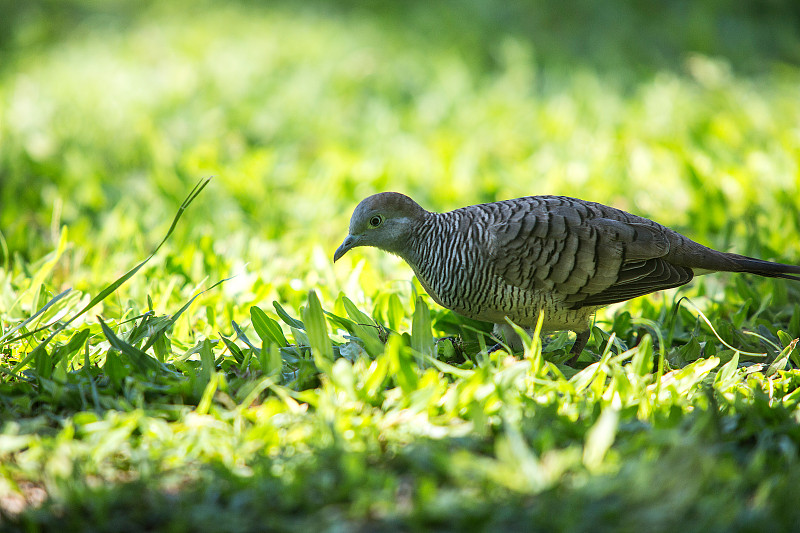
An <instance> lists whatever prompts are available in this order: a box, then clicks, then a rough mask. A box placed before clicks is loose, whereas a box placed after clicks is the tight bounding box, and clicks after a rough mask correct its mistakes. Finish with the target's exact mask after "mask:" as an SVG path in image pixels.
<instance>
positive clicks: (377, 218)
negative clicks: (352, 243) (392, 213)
mask: <svg viewBox="0 0 800 533" xmlns="http://www.w3.org/2000/svg"><path fill="white" fill-rule="evenodd" d="M381 222H383V217H382V216H380V215H375V216H373V217H372V218H371V219H369V225H370V227H373V228H377V227H378V226H380V225H381Z"/></svg>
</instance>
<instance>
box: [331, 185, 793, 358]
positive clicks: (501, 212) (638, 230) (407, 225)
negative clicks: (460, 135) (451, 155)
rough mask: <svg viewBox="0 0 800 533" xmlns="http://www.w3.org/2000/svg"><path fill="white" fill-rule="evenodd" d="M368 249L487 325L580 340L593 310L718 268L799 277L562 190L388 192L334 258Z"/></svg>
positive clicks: (361, 217) (372, 203) (360, 212)
mask: <svg viewBox="0 0 800 533" xmlns="http://www.w3.org/2000/svg"><path fill="white" fill-rule="evenodd" d="M356 246H375V247H377V248H380V249H383V250H386V251H388V252H391V253H394V254H396V255H399V256H400V257H401V258H403V259H404V260H405V261H406V262H407V263H408V264H409V265H410V266H411V268H412V269H413V270H414V272H415V274H416V275H417V277H418V279H419V280H420V283H422V286H423V287H425V290H426V291H427V292H428V294H430V295H431V297H432V298H433V299H434V300H435V301H436V302H437V303H438V304H439V305H442V306H443V307H446V308H448V309H451V310H453V311H455V312H456V313H459V314H462V315H464V316H467V317H469V318H473V319H476V320H483V321H487V322H493V323H495V324H496V325H497V326H496V331H498V332H503V333H508V332H509V330H508V329H506V326H507V323H506V320H505V319H506V317H508V318H509V319H511V320H512V321H514V322H515V323H517V324H519V325H521V326H525V327H528V328H530V327H533V326H534V325H535V324H536V321H537V319H538V316H539V312H540V311H543V312H544V324H543V327H544V330H545V331H555V330H563V329H569V330H572V331H575V332H576V333H577V335H578V337H577V339H576V342H575V344H574V345H573V349H572V352H573V353H574V354H575V356H576V357H577V355H579V354H580V352H581V350H582V349H583V348H584V347H585V345H586V342H587V341H588V339H589V326H590V319H591V316H592V314H593V313H594V312H595V311H596V310H597V309H598V308H600V307H602V306H604V305H608V304H611V303H615V302H621V301H624V300H628V299H631V298H635V297H637V296H641V295H644V294H648V293H651V292H654V291H659V290H662V289H668V288H672V287H677V286H679V285H683V284H685V283H687V282H689V281H690V280H691V279H692V278H693V277H694V276H695V275H698V274H706V273H709V272H715V271H728V272H750V273H753V274H759V275H762V276H771V277H780V278H787V279H793V280H800V277H798V276H797V275H796V274H800V267H798V266H794V265H784V264H780V263H772V262H770V261H762V260H760V259H754V258H751V257H745V256H741V255H737V254H731V253H725V252H718V251H715V250H712V249H711V248H707V247H705V246H703V245H701V244H698V243H696V242H694V241H692V240H690V239H688V238H687V237H684V236H683V235H681V234H680V233H678V232H676V231H673V230H671V229H669V228H667V227H665V226H662V225H660V224H658V223H656V222H653V221H652V220H648V219H646V218H642V217H639V216H636V215H632V214H630V213H626V212H625V211H621V210H619V209H615V208H613V207H608V206H605V205H602V204H598V203H595V202H587V201H584V200H578V199H576V198H568V197H564V196H528V197H525V198H517V199H514V200H504V201H500V202H493V203H488V204H480V205H472V206H468V207H463V208H461V209H456V210H454V211H450V212H447V213H432V212H429V211H426V210H425V209H423V208H422V207H420V206H419V205H418V204H417V203H416V202H414V201H413V200H412V199H411V198H409V197H407V196H405V195H402V194H399V193H394V192H385V193H380V194H376V195H373V196H370V197H368V198H366V199H364V200H363V201H362V202H361V203H360V204H359V205H358V206H357V207H356V209H355V211H354V212H353V216H352V218H351V219H350V232H349V235H348V236H347V238H345V240H344V242H343V243H342V245H341V246H340V247H339V248H338V249H337V250H336V253H335V254H334V261H336V260H338V259H339V258H340V257H341V256H342V255H344V254H345V253H346V252H347V251H348V250H350V249H351V248H354V247H356Z"/></svg>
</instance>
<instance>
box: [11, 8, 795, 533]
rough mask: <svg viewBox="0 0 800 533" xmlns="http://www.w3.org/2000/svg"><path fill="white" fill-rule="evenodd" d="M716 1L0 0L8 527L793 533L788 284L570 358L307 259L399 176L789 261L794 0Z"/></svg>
mask: <svg viewBox="0 0 800 533" xmlns="http://www.w3.org/2000/svg"><path fill="white" fill-rule="evenodd" d="M709 6H710V7H692V8H688V7H686V6H684V7H685V8H686V9H690V10H691V11H692V13H691V15H692V16H691V17H690V20H692V23H691V24H689V25H683V23H682V21H684V20H685V15H686V13H684V12H683V11H682V9H683V8H681V5H680V4H677V3H675V4H670V5H669V6H665V11H664V13H662V16H660V17H657V18H656V19H654V18H653V17H652V16H650V15H649V14H648V11H647V9H648V8H646V7H645V6H639V5H638V4H636V3H634V2H612V3H611V4H608V9H607V11H606V10H603V11H602V12H598V11H597V9H596V8H593V7H592V6H591V5H589V3H587V4H586V5H584V3H582V2H578V1H575V2H571V3H569V4H568V5H567V7H566V9H567V13H568V14H569V15H570V16H569V17H565V15H564V14H563V12H561V11H559V10H557V9H556V8H555V7H550V6H534V5H532V4H528V3H525V2H517V3H502V4H482V3H471V2H468V3H464V4H463V5H460V6H458V9H457V10H454V7H453V6H452V5H450V4H449V3H442V4H441V5H437V6H430V5H429V4H428V3H425V2H410V3H408V4H407V6H406V9H403V10H398V9H397V8H395V7H394V6H393V4H388V3H387V4H384V3H374V4H372V3H371V4H361V3H350V2H330V3H327V2H317V3H310V4H306V5H305V6H304V7H302V8H298V7H296V6H293V5H292V4H290V3H274V4H271V5H269V6H260V5H255V4H251V3H248V2H236V3H228V4H225V5H220V4H214V3H201V4H185V3H182V2H174V3H152V4H149V5H148V4H146V3H129V2H126V1H119V2H114V3H109V4H106V5H97V4H96V3H93V2H83V1H71V2H62V3H58V4H57V5H56V4H51V3H49V2H44V1H42V2H29V3H19V5H17V4H15V5H14V6H4V7H3V9H5V13H6V14H7V17H0V20H6V21H8V20H13V21H14V24H11V25H9V26H8V28H12V29H11V30H9V31H2V32H0V35H2V37H0V53H2V54H3V56H4V58H7V59H4V62H3V65H2V66H0V529H4V530H9V531H14V530H20V531H50V530H56V529H59V530H95V531H140V530H148V529H149V530H170V531H196V530H199V529H202V530H208V531H251V530H253V531H255V530H265V529H268V530H293V531H296V530H314V531H317V530H345V531H381V530H385V531H390V530H391V531H393V530H473V529H474V530H502V529H512V528H513V529H522V528H525V529H529V530H568V531H579V530H593V531H605V530H615V531H617V530H643V529H648V530H654V531H665V530H674V529H677V528H681V529H684V530H688V531H701V530H702V531H730V530H752V529H759V530H774V531H780V530H787V529H791V528H792V527H793V526H794V524H796V523H797V520H798V518H800V517H799V516H798V511H797V506H796V501H797V499H798V496H800V494H798V489H797V487H798V486H800V484H799V483H798V481H800V467H798V464H799V463H798V446H799V445H800V430H799V429H798V428H800V425H798V413H799V412H800V407H799V406H798V402H800V392H798V390H800V389H799V388H798V387H799V386H800V373H798V368H800V354H799V353H798V351H797V349H796V339H798V338H799V337H800V304H799V303H798V302H800V299H798V296H799V295H800V287H798V284H796V283H792V282H788V281H782V280H772V279H761V278H756V277H752V276H745V275H741V276H735V275H715V276H706V277H702V278H699V279H697V280H696V281H694V282H693V283H692V284H691V285H689V286H686V287H682V288H680V289H677V290H671V291H666V292H664V293H659V294H656V295H652V296H648V297H644V298H639V299H636V300H634V301H631V302H628V303H625V304H620V305H614V306H611V307H609V308H606V309H604V310H601V311H600V312H599V313H598V316H597V318H596V324H595V326H596V327H595V328H594V330H593V335H592V339H591V340H590V342H589V345H588V352H585V353H584V356H583V358H582V359H581V361H580V364H579V365H578V368H576V369H573V368H569V367H566V366H564V365H563V364H561V362H562V361H564V360H565V359H566V358H567V357H568V355H567V350H568V348H569V346H570V338H569V337H568V335H567V334H565V333H557V334H554V335H548V336H545V338H544V342H542V341H541V340H540V338H539V337H538V336H534V338H533V339H531V341H530V343H528V346H527V347H526V350H525V352H524V353H523V354H516V355H513V354H508V353H506V352H504V351H497V352H494V353H492V354H489V355H487V354H486V352H485V350H484V349H483V348H484V347H485V345H486V344H490V343H493V342H494V341H492V340H491V339H489V338H488V332H489V328H488V326H487V325H486V324H481V323H477V322H473V321H469V320H466V319H464V318H461V317H459V316H457V315H455V314H453V313H451V312H449V311H447V310H444V309H442V308H440V307H438V306H436V305H435V304H434V303H433V302H432V301H431V300H430V299H429V298H428V297H427V295H425V293H424V291H423V290H422V288H421V287H420V286H419V284H418V283H417V282H416V281H415V280H413V279H412V274H411V273H410V271H409V269H408V268H407V267H405V266H404V265H403V264H402V263H401V262H400V261H399V260H397V259H396V258H393V257H390V256H387V255H386V254H381V253H379V252H377V251H374V250H364V249H358V250H356V251H355V252H351V253H350V254H348V255H347V256H345V257H344V258H343V259H342V261H340V262H337V264H336V265H335V267H334V265H333V264H332V259H331V256H332V252H333V250H334V249H335V247H336V246H337V245H338V244H339V243H340V242H341V239H342V238H343V237H344V235H345V233H346V228H347V220H348V217H349V215H350V212H351V211H352V208H353V207H354V206H355V205H356V203H357V202H358V200H360V199H361V198H362V197H364V196H365V195H367V194H370V193H372V192H376V191H380V190H400V191H403V192H406V193H408V194H410V195H412V196H413V197H415V198H416V199H418V200H419V201H420V203H422V205H423V206H424V207H426V208H429V209H437V210H446V209H451V208H454V207H459V206H462V205H468V204H471V203H477V202H482V201H492V200H495V199H501V198H510V197H515V196H520V195H526V194H566V195H572V196H578V197H581V198H585V199H590V200H595V201H600V202H604V203H608V204H613V205H615V206H617V207H620V208H623V209H627V210H630V211H633V212H636V213H637V214H641V215H644V216H648V217H651V218H654V219H656V220H658V221H660V222H662V223H665V224H667V225H670V226H672V227H674V228H675V229H678V230H680V231H682V232H684V233H686V234H687V235H689V236H690V237H692V238H694V239H697V240H699V241H701V242H703V243H704V244H708V245H711V246H714V247H716V248H720V249H725V250H733V251H736V252H739V253H745V254H749V255H756V256H758V257H762V258H765V259H775V260H781V261H783V262H788V263H800V259H799V258H800V238H799V237H800V210H799V209H798V204H797V198H798V185H799V184H800V178H799V177H798V176H800V173H798V161H799V160H798V153H800V135H798V129H797V124H798V123H800V104H798V101H797V98H796V87H797V82H798V80H799V79H800V71H799V70H798V69H797V66H796V65H797V59H798V56H797V50H799V49H800V40H798V39H797V37H796V36H795V35H794V32H793V31H790V29H791V28H792V25H791V22H792V21H793V20H795V17H796V16H797V15H796V13H795V12H796V9H795V8H793V7H792V6H790V5H786V6H783V5H782V4H780V3H774V4H771V5H770V9H769V10H766V11H763V10H761V11H758V12H759V13H760V15H759V16H758V17H756V16H754V15H753V13H752V12H751V10H752V9H755V7H754V6H755V4H753V5H752V6H751V5H750V4H742V5H739V4H737V6H736V7H735V9H734V8H733V7H731V6H728V5H727V4H726V3H725V2H721V3H716V4H713V5H711V4H709ZM456 13H457V14H458V15H459V16H455V14H456ZM56 15H57V16H56ZM612 22H613V23H614V24H617V25H618V28H616V29H617V30H618V31H600V30H599V28H608V27H611V26H609V24H611V23H612ZM0 24H7V23H6V22H3V23H0ZM764 35H771V36H774V38H771V39H769V43H768V45H764V46H761V45H760V44H759V43H764V42H765V41H764V38H763V36H764ZM630 42H636V43H640V46H636V47H634V46H630ZM210 175H214V178H213V179H212V180H211V181H210V182H208V183H207V184H205V183H206V182H205V180H204V178H205V177H206V176H210ZM198 180H199V182H200V185H201V188H202V187H204V188H202V192H200V193H199V194H196V195H195V194H194V193H193V192H190V191H192V187H193V185H195V184H196V183H198ZM204 184H205V185H204ZM194 192H198V191H197V189H195V191H194ZM184 199H186V200H185V201H184ZM182 201H184V203H183V204H181V202H182ZM181 206H182V207H181ZM179 209H182V210H180V211H179ZM176 212H177V214H178V216H174V215H175V213H176ZM173 220H174V222H173V223H172V224H170V223H171V221H173ZM165 235H166V237H165ZM162 238H164V239H165V240H164V241H163V242H162ZM160 242H162V244H159V243H160ZM151 254H152V255H151Z"/></svg>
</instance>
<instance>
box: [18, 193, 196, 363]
mask: <svg viewBox="0 0 800 533" xmlns="http://www.w3.org/2000/svg"><path fill="white" fill-rule="evenodd" d="M210 181H211V178H205V179H203V180H200V181H199V182H198V183H197V185H195V186H194V188H193V189H192V191H191V192H190V193H189V196H187V197H186V199H185V200H184V201H183V203H182V204H181V206H180V207H179V208H178V212H177V213H176V214H175V217H174V218H173V219H172V225H170V227H169V230H167V234H166V235H165V236H164V238H163V239H161V242H160V243H159V244H158V246H156V248H155V250H153V252H152V253H151V254H150V255H149V256H147V258H146V259H145V260H144V261H142V262H141V263H139V264H138V265H136V266H135V267H133V268H132V269H130V270H129V271H128V272H126V273H125V274H123V275H122V277H120V278H118V279H117V280H116V281H114V282H113V283H111V284H110V285H108V286H107V287H106V288H105V289H103V290H102V291H100V293H99V294H98V295H97V296H95V297H94V298H92V300H91V301H90V302H89V303H88V304H86V305H85V306H84V307H83V309H81V310H80V311H78V312H77V313H76V314H75V315H73V316H72V318H70V319H69V320H67V321H66V322H64V323H62V324H61V325H60V326H59V327H58V328H56V330H55V331H53V332H52V333H51V334H50V336H48V337H47V338H46V339H45V340H43V341H42V342H41V343H39V345H38V346H36V348H34V349H33V350H31V352H30V353H29V354H28V355H27V356H26V357H24V358H23V359H22V360H21V361H20V362H19V363H17V364H16V365H15V366H14V368H13V371H14V372H18V371H19V369H21V368H22V367H24V366H25V365H27V364H28V362H29V361H30V360H31V359H33V358H34V357H35V356H36V354H37V353H38V352H37V350H44V349H45V347H46V346H47V345H48V344H50V342H51V341H52V340H53V339H54V338H55V337H56V336H57V335H58V334H59V333H61V332H62V331H64V330H65V329H66V328H67V326H69V325H70V324H71V323H72V322H74V321H75V320H77V319H78V318H79V317H80V316H82V315H83V314H85V313H86V312H87V311H88V310H89V309H91V308H92V307H94V306H95V305H97V304H99V303H100V302H102V301H103V300H105V299H106V298H108V297H109V296H110V295H111V294H113V293H114V292H115V291H116V290H117V289H118V288H119V287H120V286H122V284H123V283H125V282H126V281H128V280H129V279H130V278H132V277H133V276H134V275H135V274H136V273H137V272H139V270H141V268H142V267H143V266H144V265H145V264H147V262H148V261H150V259H152V258H153V256H155V255H156V253H157V252H158V251H159V250H160V249H161V247H162V246H163V245H164V243H165V242H167V239H169V237H170V235H172V232H173V231H175V227H176V226H177V225H178V221H179V220H180V218H181V216H182V215H183V212H184V211H186V209H187V208H188V207H189V204H191V203H192V202H193V201H194V200H195V198H197V196H198V195H199V194H200V192H202V190H203V189H204V188H205V187H206V185H208V183H209V182H210ZM29 335H32V333H28V334H25V335H23V337H22V338H24V337H27V336H29Z"/></svg>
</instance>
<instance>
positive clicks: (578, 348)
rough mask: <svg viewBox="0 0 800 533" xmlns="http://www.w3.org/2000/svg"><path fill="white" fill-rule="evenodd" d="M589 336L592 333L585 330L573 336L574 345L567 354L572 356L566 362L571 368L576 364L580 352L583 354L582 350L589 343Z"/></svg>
mask: <svg viewBox="0 0 800 533" xmlns="http://www.w3.org/2000/svg"><path fill="white" fill-rule="evenodd" d="M591 334H592V331H591V330H589V329H587V330H586V331H580V332H578V334H577V335H576V336H575V344H573V345H572V349H571V350H570V351H569V353H571V354H572V357H570V358H569V361H567V364H568V365H569V366H572V365H574V364H575V363H577V362H578V357H580V356H581V352H583V349H584V348H586V344H587V343H588V342H589V337H590V336H591Z"/></svg>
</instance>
